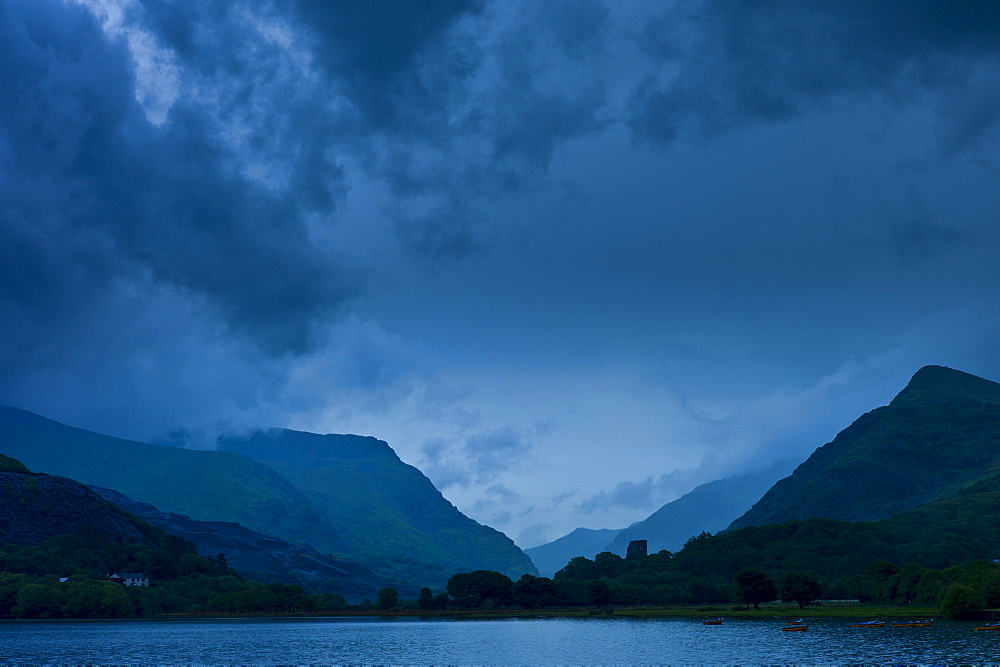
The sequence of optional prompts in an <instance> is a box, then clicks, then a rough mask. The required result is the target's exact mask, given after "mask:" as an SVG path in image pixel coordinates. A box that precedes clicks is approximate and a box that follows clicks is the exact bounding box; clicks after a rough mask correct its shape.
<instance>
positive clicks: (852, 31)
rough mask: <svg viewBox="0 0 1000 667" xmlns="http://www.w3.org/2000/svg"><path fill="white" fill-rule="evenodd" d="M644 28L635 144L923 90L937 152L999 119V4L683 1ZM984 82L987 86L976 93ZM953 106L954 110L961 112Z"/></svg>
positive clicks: (634, 105) (632, 118) (915, 95)
mask: <svg viewBox="0 0 1000 667" xmlns="http://www.w3.org/2000/svg"><path fill="white" fill-rule="evenodd" d="M682 6H683V7H684V8H685V11H684V12H678V11H672V12H671V13H669V14H664V15H663V16H662V17H660V18H658V19H656V20H654V21H652V22H650V23H649V24H648V26H647V27H646V29H645V31H644V33H643V38H642V43H643V46H644V48H645V50H646V52H647V53H648V54H649V55H650V56H651V59H652V61H653V62H655V63H660V64H661V65H662V66H663V67H662V69H660V68H654V71H653V72H651V73H650V74H649V75H648V76H647V77H645V79H644V80H643V82H642V83H641V85H639V86H638V87H637V88H636V90H635V92H634V94H633V96H632V100H631V106H630V109H631V110H630V115H629V125H630V127H631V128H632V131H633V132H634V133H635V135H636V136H637V137H640V138H644V139H651V140H653V141H657V142H660V143H664V144H666V143H670V142H672V141H673V140H674V139H676V138H677V137H678V136H679V135H681V134H689V133H697V134H707V135H711V134H716V133H718V132H722V131H726V130H728V129H731V128H735V127H739V126H741V125H746V124H750V123H757V122H778V121H784V120H788V119H790V118H793V117H795V116H798V115H800V114H802V113H805V112H807V111H810V110H812V109H814V108H815V107H816V106H817V105H819V104H821V103H823V104H825V103H828V102H831V101H832V102H837V101H845V100H848V99H850V98H853V97H856V96H860V95H872V94H874V95H876V96H879V97H883V98H886V99H888V100H890V101H894V102H911V101H913V100H915V99H917V100H919V99H920V97H921V95H923V94H925V93H928V92H931V93H932V95H933V97H934V99H933V100H932V103H933V104H935V105H937V106H938V108H939V110H940V111H941V112H942V114H943V115H944V116H945V117H946V118H947V119H948V121H947V123H946V124H945V131H946V132H947V134H948V135H949V136H948V137H947V138H946V139H945V142H944V144H943V147H944V148H945V149H955V148H958V147H960V146H961V145H967V144H970V143H974V142H975V141H977V140H978V139H979V138H980V137H981V136H983V134H985V133H986V132H989V131H992V130H994V129H995V128H996V126H997V123H998V121H1000V99H998V95H997V92H996V83H997V74H996V72H997V71H998V70H997V65H998V63H1000V60H998V56H1000V6H997V5H996V4H995V3H983V2H972V1H968V2H954V3H940V2H934V1H932V0H922V1H919V2H908V1H905V0H891V1H886V2H864V1H863V0H857V1H851V2H837V3H828V2H820V1H806V2H798V1H794V0H772V1H765V2H753V3H718V2H707V3H686V4H684V5H682ZM987 82H988V83H987ZM956 99H961V100H963V103H962V104H961V105H960V106H956V105H954V101H955V100H956Z"/></svg>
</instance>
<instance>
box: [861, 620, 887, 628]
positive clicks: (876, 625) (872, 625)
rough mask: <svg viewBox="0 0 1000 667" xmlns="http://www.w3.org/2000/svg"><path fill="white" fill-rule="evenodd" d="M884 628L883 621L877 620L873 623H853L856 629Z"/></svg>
mask: <svg viewBox="0 0 1000 667" xmlns="http://www.w3.org/2000/svg"><path fill="white" fill-rule="evenodd" d="M884 626H885V621H880V620H878V619H877V618H876V619H875V620H874V621H864V622H863V623H855V624H854V627H856V628H881V627H884Z"/></svg>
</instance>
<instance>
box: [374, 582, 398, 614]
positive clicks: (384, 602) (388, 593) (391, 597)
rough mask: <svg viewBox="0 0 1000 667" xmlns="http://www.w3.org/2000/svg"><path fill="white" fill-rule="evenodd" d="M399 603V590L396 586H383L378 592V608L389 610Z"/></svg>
mask: <svg viewBox="0 0 1000 667" xmlns="http://www.w3.org/2000/svg"><path fill="white" fill-rule="evenodd" d="M398 603H399V591H397V590H396V589H395V588H383V589H382V590H380V591H379V592H378V602H376V604H377V605H378V608H379V609H381V610H382V611H389V610H390V609H392V608H393V607H395V606H396V605H397V604H398Z"/></svg>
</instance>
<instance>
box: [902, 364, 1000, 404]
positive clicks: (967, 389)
mask: <svg viewBox="0 0 1000 667" xmlns="http://www.w3.org/2000/svg"><path fill="white" fill-rule="evenodd" d="M958 402H977V403H992V404H995V405H1000V384H997V383H996V382H991V381H990V380H985V379H983V378H981V377H977V376H975V375H971V374H969V373H963V372H962V371H956V370H954V369H951V368H946V367H944V366H924V367H923V368H921V369H920V370H918V371H917V372H916V373H914V374H913V377H912V378H910V381H909V383H908V384H907V385H906V387H904V388H903V390H902V391H901V392H899V394H897V395H896V398H894V399H892V402H891V403H889V407H893V408H918V407H927V406H931V405H941V404H944V403H958Z"/></svg>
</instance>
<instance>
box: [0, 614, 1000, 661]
mask: <svg viewBox="0 0 1000 667" xmlns="http://www.w3.org/2000/svg"><path fill="white" fill-rule="evenodd" d="M781 626H782V624H781V623H780V622H778V621H777V620H775V621H758V620H732V621H727V622H726V623H725V624H724V625H721V626H705V625H702V624H701V623H700V622H699V621H697V620H693V619H690V620H689V619H677V618H670V619H625V618H617V619H616V618H583V619H558V618H557V619H541V618H540V619H497V620H465V619H462V620H456V619H441V618H434V619H416V618H409V617H405V618H404V617H401V618H362V619H358V618H332V619H294V620H287V619H259V620H228V619H227V620H196V621H190V620H185V621H119V622H99V621H93V622H68V621H63V622H4V623H0V663H46V664H52V663H62V664H67V663H75V664H81V663H88V664H93V663H117V664H122V663H132V664H135V663H142V664H150V663H160V664H178V663H183V664H191V663H198V664H284V665H287V664H343V663H353V664H357V663H364V664H415V663H416V664H429V663H435V664H440V663H447V664H576V665H579V664H657V663H660V664H663V663H667V664H696V663H727V664H735V663H740V664H843V663H852V664H857V663H869V664H870V663H875V664H945V663H947V664H955V663H963V664H969V663H975V664H983V663H993V664H995V663H998V662H1000V633H998V632H975V631H973V630H972V628H973V624H971V623H964V622H951V623H948V624H946V623H944V622H941V621H939V622H937V623H936V624H935V627H932V628H909V629H893V628H881V629H874V628H853V627H851V625H850V623H849V622H846V621H842V620H837V621H834V620H822V621H812V622H811V624H810V627H809V631H808V632H782V631H781V630H780V629H779V628H780V627H781Z"/></svg>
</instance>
